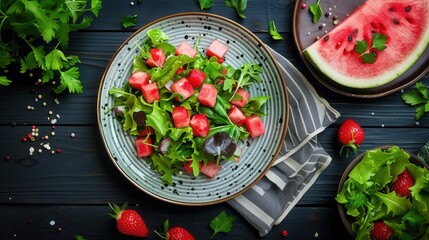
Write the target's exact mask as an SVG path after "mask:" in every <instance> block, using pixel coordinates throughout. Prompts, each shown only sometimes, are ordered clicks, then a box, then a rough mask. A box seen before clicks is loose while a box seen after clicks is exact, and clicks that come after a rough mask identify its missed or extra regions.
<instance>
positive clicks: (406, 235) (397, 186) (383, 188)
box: [336, 146, 429, 240]
mask: <svg viewBox="0 0 429 240" xmlns="http://www.w3.org/2000/svg"><path fill="white" fill-rule="evenodd" d="M428 168H429V167H428V166H427V165H426V164H425V163H424V162H423V161H421V160H420V159H419V158H418V157H417V156H415V155H413V154H410V153H408V152H406V151H405V150H403V149H401V148H400V147H398V146H383V147H379V148H376V149H372V150H367V151H366V152H365V153H362V154H360V155H359V156H357V157H356V158H355V159H354V160H353V161H352V162H351V163H350V165H349V166H348V167H347V168H346V170H345V171H344V173H343V175H342V178H341V180H340V184H339V186H338V194H337V196H336V200H337V202H338V210H339V213H340V217H341V219H342V221H343V223H344V225H345V226H346V228H347V230H348V231H349V233H350V234H351V235H352V236H353V237H355V239H368V240H369V239H383V238H385V239H428V238H429V208H428V206H429V171H428Z"/></svg>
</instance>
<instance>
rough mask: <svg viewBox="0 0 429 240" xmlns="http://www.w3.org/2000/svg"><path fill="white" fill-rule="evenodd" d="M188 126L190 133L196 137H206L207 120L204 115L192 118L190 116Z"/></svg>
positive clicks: (208, 128)
mask: <svg viewBox="0 0 429 240" xmlns="http://www.w3.org/2000/svg"><path fill="white" fill-rule="evenodd" d="M189 125H190V126H191V128H192V133H193V134H194V136H196V137H206V136H207V135H208V134H209V131H210V124H209V119H208V118H207V116H206V115H205V114H204V113H201V114H195V115H194V116H192V118H191V121H190V122H189Z"/></svg>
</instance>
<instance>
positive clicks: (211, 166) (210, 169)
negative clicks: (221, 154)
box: [200, 162, 220, 178]
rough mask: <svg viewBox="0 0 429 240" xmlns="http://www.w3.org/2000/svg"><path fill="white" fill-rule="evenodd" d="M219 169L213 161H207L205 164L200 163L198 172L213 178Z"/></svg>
mask: <svg viewBox="0 0 429 240" xmlns="http://www.w3.org/2000/svg"><path fill="white" fill-rule="evenodd" d="M219 170H220V165H218V164H216V163H215V162H208V163H207V164H206V165H204V164H201V165H200V172H201V173H202V174H204V175H206V176H208V177H209V178H215V177H216V174H217V173H218V172H219Z"/></svg>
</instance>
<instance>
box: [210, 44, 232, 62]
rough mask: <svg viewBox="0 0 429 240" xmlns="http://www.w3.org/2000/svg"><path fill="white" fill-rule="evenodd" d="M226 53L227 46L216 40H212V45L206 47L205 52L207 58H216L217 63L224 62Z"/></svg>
mask: <svg viewBox="0 0 429 240" xmlns="http://www.w3.org/2000/svg"><path fill="white" fill-rule="evenodd" d="M227 51H228V46H226V45H225V44H223V43H221V42H219V41H218V40H216V39H215V40H213V42H212V43H210V45H209V46H208V48H207V50H206V52H207V55H208V56H209V57H213V56H214V57H216V58H217V60H218V62H219V63H223V62H224V56H225V54H226V52H227Z"/></svg>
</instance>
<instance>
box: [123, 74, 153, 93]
mask: <svg viewBox="0 0 429 240" xmlns="http://www.w3.org/2000/svg"><path fill="white" fill-rule="evenodd" d="M149 79H150V76H149V74H147V73H145V72H142V71H135V72H134V73H133V74H132V75H131V76H130V77H129V78H128V83H129V84H130V85H131V86H132V87H133V88H134V89H138V90H140V89H141V88H142V86H143V85H146V84H148V83H149Z"/></svg>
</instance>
